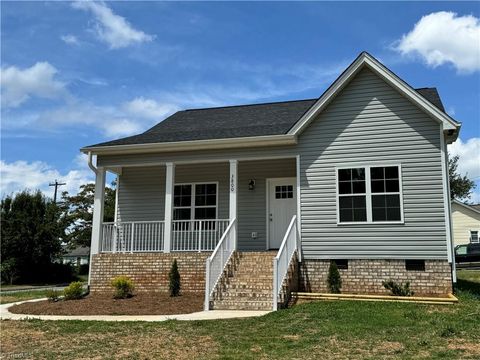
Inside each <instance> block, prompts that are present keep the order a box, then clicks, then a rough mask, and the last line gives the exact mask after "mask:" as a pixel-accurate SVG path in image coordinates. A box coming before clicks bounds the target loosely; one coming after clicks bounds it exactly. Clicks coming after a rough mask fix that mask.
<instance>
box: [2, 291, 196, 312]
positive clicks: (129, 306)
mask: <svg viewBox="0 0 480 360" xmlns="http://www.w3.org/2000/svg"><path fill="white" fill-rule="evenodd" d="M203 301H204V297H203V296H202V294H191V293H190V294H189V293H185V294H182V295H181V296H177V297H170V296H169V294H162V293H139V294H137V295H135V296H133V297H131V298H129V299H113V297H112V295H110V294H90V295H87V296H86V297H84V298H82V299H80V300H69V301H65V300H59V301H57V302H52V301H48V300H44V301H37V302H30V303H24V304H20V305H15V306H12V307H10V308H9V309H8V310H9V311H10V312H12V313H15V314H32V315H174V314H189V313H193V312H197V311H202V310H203Z"/></svg>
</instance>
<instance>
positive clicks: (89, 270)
mask: <svg viewBox="0 0 480 360" xmlns="http://www.w3.org/2000/svg"><path fill="white" fill-rule="evenodd" d="M92 159H93V158H92V152H91V151H89V152H88V167H89V168H90V169H91V170H92V171H93V172H94V173H95V176H96V175H97V174H98V169H97V168H96V167H95V166H94V165H93V162H92ZM91 241H92V239H91V238H90V260H89V263H88V292H90V279H91V278H92V263H93V261H92V260H93V259H92V258H93V255H92V243H91Z"/></svg>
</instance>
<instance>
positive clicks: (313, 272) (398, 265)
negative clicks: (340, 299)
mask: <svg viewBox="0 0 480 360" xmlns="http://www.w3.org/2000/svg"><path fill="white" fill-rule="evenodd" d="M329 265H330V260H304V261H303V262H302V264H301V266H300V290H301V291H306V292H320V293H324V292H329V291H328V288H327V275H328V268H329ZM339 272H340V276H341V278H342V292H343V293H363V294H370V293H371V294H388V293H389V291H388V290H386V289H385V288H384V287H383V285H382V281H384V280H393V281H396V282H401V283H405V282H407V281H409V282H410V288H411V289H412V290H413V291H414V292H415V294H416V295H445V294H448V293H451V292H452V280H451V275H450V264H449V263H448V262H447V261H445V260H425V271H407V270H406V269H405V261H404V260H349V261H348V269H339Z"/></svg>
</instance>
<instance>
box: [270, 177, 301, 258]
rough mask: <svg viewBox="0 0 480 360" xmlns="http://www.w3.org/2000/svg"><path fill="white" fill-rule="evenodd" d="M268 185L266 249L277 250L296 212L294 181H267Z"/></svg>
mask: <svg viewBox="0 0 480 360" xmlns="http://www.w3.org/2000/svg"><path fill="white" fill-rule="evenodd" d="M268 184H269V186H268V209H267V216H268V224H269V225H268V226H269V227H268V247H269V248H270V249H278V248H280V245H281V244H282V240H283V237H284V236H285V232H286V231H287V228H288V225H289V224H290V221H291V220H292V217H293V215H295V214H296V212H297V187H296V179H295V178H281V179H269V180H268Z"/></svg>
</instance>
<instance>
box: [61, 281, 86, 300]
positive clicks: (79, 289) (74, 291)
mask: <svg viewBox="0 0 480 360" xmlns="http://www.w3.org/2000/svg"><path fill="white" fill-rule="evenodd" d="M82 297H83V283H82V282H81V281H74V282H71V283H70V285H68V286H67V287H66V288H65V289H63V298H64V299H65V300H78V299H81V298H82Z"/></svg>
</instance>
